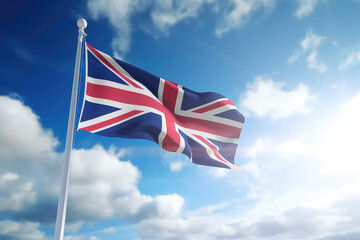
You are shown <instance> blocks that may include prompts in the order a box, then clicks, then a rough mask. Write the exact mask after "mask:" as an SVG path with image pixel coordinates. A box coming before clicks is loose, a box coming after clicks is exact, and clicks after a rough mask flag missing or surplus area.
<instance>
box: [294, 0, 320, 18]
mask: <svg viewBox="0 0 360 240" xmlns="http://www.w3.org/2000/svg"><path fill="white" fill-rule="evenodd" d="M320 2H325V0H298V3H299V7H298V9H297V10H296V11H295V13H294V15H295V16H296V17H297V18H303V17H306V16H308V15H310V13H312V12H313V11H314V9H315V7H316V5H318V4H319V3H320Z"/></svg>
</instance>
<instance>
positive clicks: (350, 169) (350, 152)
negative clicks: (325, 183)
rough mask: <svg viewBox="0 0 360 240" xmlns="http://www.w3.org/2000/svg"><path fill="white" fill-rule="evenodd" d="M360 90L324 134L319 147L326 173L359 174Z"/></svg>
mask: <svg viewBox="0 0 360 240" xmlns="http://www.w3.org/2000/svg"><path fill="white" fill-rule="evenodd" d="M359 106H360V92H358V93H357V94H356V95H355V96H353V97H352V98H351V99H349V100H348V101H347V102H346V103H345V104H344V105H343V107H342V110H341V113H340V117H339V118H338V120H337V121H336V123H335V124H334V126H332V127H331V128H330V129H329V132H328V134H325V135H324V136H323V139H322V140H321V144H320V146H319V149H320V151H321V153H320V154H321V155H322V156H323V161H324V166H323V172H324V173H327V174H329V173H345V174H347V175H349V174H352V175H356V174H358V172H357V170H356V169H358V168H359V167H360V162H359V159H360V148H359V142H360V125H359V122H360V108H359Z"/></svg>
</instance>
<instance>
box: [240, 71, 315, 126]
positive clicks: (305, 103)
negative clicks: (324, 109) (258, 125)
mask: <svg viewBox="0 0 360 240" xmlns="http://www.w3.org/2000/svg"><path fill="white" fill-rule="evenodd" d="M284 85H285V84H284V83H276V82H274V81H273V80H272V79H270V78H268V79H266V78H264V77H257V78H256V79H255V81H254V82H253V83H249V84H248V85H247V90H246V92H245V93H243V94H242V96H241V97H240V109H242V110H243V111H244V112H245V114H246V113H248V114H253V115H254V116H256V117H269V118H270V119H272V120H277V119H280V118H285V117H289V116H291V115H294V114H299V113H300V114H305V113H309V112H310V111H311V110H312V106H311V103H312V102H313V101H314V100H315V99H316V96H315V95H311V94H310V93H309V90H308V87H307V86H306V85H304V84H302V83H300V84H299V85H298V86H297V87H296V88H295V89H293V90H291V91H285V90H283V87H284Z"/></svg>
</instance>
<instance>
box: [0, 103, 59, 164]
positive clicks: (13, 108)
mask: <svg viewBox="0 0 360 240" xmlns="http://www.w3.org/2000/svg"><path fill="white" fill-rule="evenodd" d="M0 125H1V126H3V127H2V128H0V158H1V159H2V161H5V160H9V162H7V163H8V164H11V162H10V159H13V158H22V157H27V158H29V157H33V156H37V155H39V154H43V153H46V152H51V151H53V150H54V148H55V147H56V146H57V144H58V141H57V139H56V138H54V136H53V133H52V132H51V131H50V130H46V129H43V127H42V126H41V124H40V122H39V117H38V116H37V115H36V114H34V113H33V112H32V110H31V109H30V108H29V107H27V106H25V105H24V104H23V103H22V102H21V101H20V100H17V99H12V98H10V97H7V96H0ZM34 143H36V144H34Z"/></svg>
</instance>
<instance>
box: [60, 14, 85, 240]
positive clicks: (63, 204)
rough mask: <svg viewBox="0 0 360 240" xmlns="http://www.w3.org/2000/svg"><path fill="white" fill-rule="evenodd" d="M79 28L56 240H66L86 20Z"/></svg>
mask: <svg viewBox="0 0 360 240" xmlns="http://www.w3.org/2000/svg"><path fill="white" fill-rule="evenodd" d="M77 26H78V27H79V36H78V42H77V50H76V60H75V70H74V78H73V86H72V92H71V103H70V111H69V120H68V127H67V134H66V145H65V152H64V163H63V169H62V175H61V183H60V184H61V185H60V193H59V202H58V209H57V215H56V223H55V238H54V239H55V240H63V238H64V228H65V218H66V207H67V196H68V185H69V177H70V160H71V150H72V147H73V139H74V126H75V115H76V102H77V93H78V85H79V72H80V60H81V49H82V42H83V38H84V36H86V33H85V31H84V29H85V28H86V26H87V22H86V20H85V19H83V18H80V19H79V20H78V21H77Z"/></svg>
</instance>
